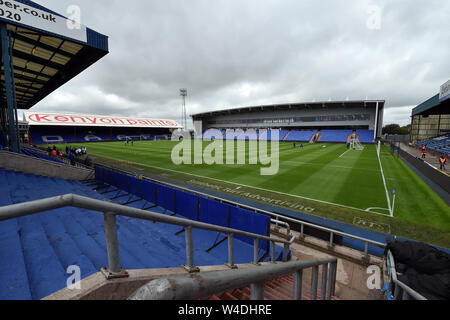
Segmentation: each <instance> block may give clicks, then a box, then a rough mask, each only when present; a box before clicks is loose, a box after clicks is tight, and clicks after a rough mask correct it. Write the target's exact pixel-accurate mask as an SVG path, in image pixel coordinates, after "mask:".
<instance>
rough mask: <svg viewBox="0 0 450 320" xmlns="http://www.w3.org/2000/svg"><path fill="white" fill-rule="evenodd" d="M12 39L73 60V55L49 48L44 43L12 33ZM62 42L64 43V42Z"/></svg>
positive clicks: (55, 48)
mask: <svg viewBox="0 0 450 320" xmlns="http://www.w3.org/2000/svg"><path fill="white" fill-rule="evenodd" d="M14 38H16V39H17V40H20V41H23V42H26V43H28V44H30V45H32V46H35V47H39V48H42V49H45V50H48V51H51V52H55V53H57V54H59V55H61V56H63V57H65V58H67V59H70V58H73V57H74V56H75V55H74V54H71V53H69V52H66V51H63V50H61V49H58V48H57V47H52V46H50V45H48V44H45V43H42V42H39V41H36V40H33V39H30V38H28V37H25V36H22V35H20V34H19V33H14ZM62 42H64V40H63V41H62Z"/></svg>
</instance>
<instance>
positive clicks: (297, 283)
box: [293, 270, 303, 300]
mask: <svg viewBox="0 0 450 320" xmlns="http://www.w3.org/2000/svg"><path fill="white" fill-rule="evenodd" d="M302 287H303V270H298V271H297V272H295V273H294V294H293V299H294V300H301V299H302Z"/></svg>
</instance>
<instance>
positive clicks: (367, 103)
mask: <svg viewBox="0 0 450 320" xmlns="http://www.w3.org/2000/svg"><path fill="white" fill-rule="evenodd" d="M377 103H378V106H379V107H380V108H383V107H384V104H385V100H354V101H322V102H298V103H285V104H273V105H264V106H253V107H243V108H234V109H225V110H219V111H211V112H203V113H197V114H193V115H191V116H192V117H193V118H204V117H211V116H220V115H227V114H236V113H244V112H259V111H277V110H289V109H302V108H303V109H312V108H336V107H349V108H351V107H366V108H371V107H373V108H375V107H376V105H377Z"/></svg>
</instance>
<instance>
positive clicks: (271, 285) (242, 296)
mask: <svg viewBox="0 0 450 320" xmlns="http://www.w3.org/2000/svg"><path fill="white" fill-rule="evenodd" d="M310 285H311V284H310V283H307V282H305V281H304V282H303V284H302V300H311V298H312V296H311V291H310ZM293 292H294V276H293V275H287V276H283V277H280V278H277V279H273V280H271V281H267V282H266V283H265V284H264V300H292V297H293ZM320 294H321V291H320V288H317V298H316V299H320ZM250 297H251V288H250V286H247V287H244V288H240V289H236V290H233V291H231V292H223V293H220V294H215V295H212V296H211V297H210V298H209V300H250ZM331 299H332V300H340V299H339V298H337V297H335V296H332V297H331Z"/></svg>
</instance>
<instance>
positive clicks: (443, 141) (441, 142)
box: [415, 134, 450, 155]
mask: <svg viewBox="0 0 450 320" xmlns="http://www.w3.org/2000/svg"><path fill="white" fill-rule="evenodd" d="M415 145H416V146H417V147H422V146H426V147H427V148H428V149H431V150H434V151H436V152H439V153H446V154H447V155H450V134H447V135H444V136H439V137H436V138H432V139H427V140H423V141H419V142H416V144H415Z"/></svg>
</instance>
